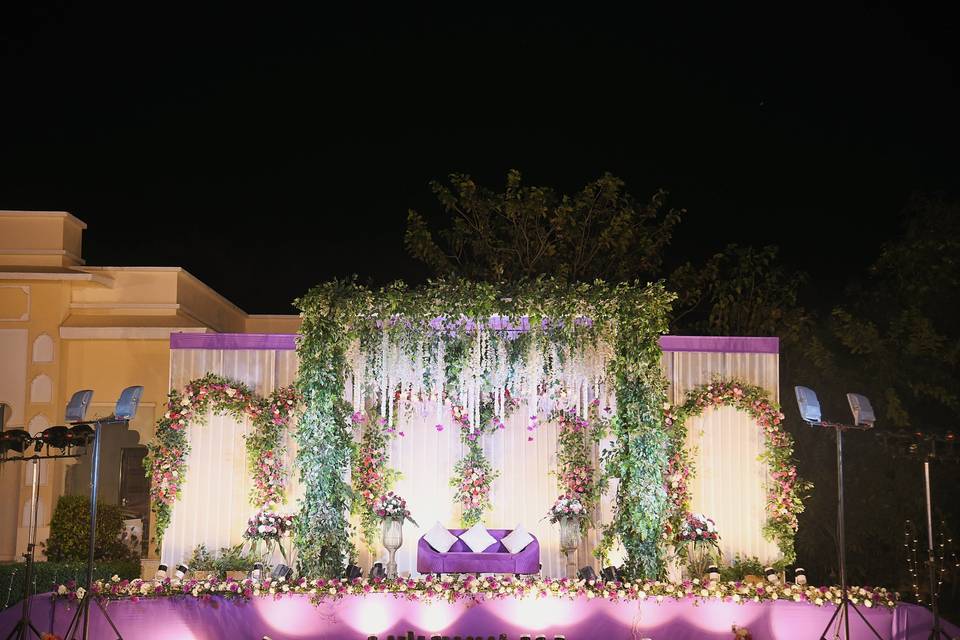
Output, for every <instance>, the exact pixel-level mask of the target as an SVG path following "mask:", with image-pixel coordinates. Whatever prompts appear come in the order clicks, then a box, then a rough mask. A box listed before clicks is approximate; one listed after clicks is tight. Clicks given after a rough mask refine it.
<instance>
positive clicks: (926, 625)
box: [0, 594, 960, 640]
mask: <svg viewBox="0 0 960 640" xmlns="http://www.w3.org/2000/svg"><path fill="white" fill-rule="evenodd" d="M74 607H75V605H68V604H67V603H66V602H65V601H63V600H58V601H54V600H53V599H52V598H51V597H50V596H36V597H35V598H34V603H33V610H32V616H31V617H32V619H33V621H34V624H35V625H36V626H37V627H38V628H39V629H40V630H41V631H45V630H49V629H53V631H54V632H57V633H60V634H62V633H63V632H64V631H65V629H66V626H67V624H68V622H69V620H70V616H71V614H72V613H73V611H74ZM107 610H108V611H109V613H110V616H111V617H112V618H113V621H114V623H115V624H116V625H117V627H118V629H119V630H120V632H121V633H122V634H123V636H124V638H125V639H126V640H154V639H156V640H160V639H164V640H168V639H170V638H176V639H177V640H214V639H219V638H231V639H237V640H241V639H246V638H249V639H251V640H261V639H262V638H263V637H264V636H268V637H270V638H272V639H273V640H280V639H281V638H283V639H290V640H294V639H296V640H306V639H311V640H321V639H323V640H328V639H329V640H332V639H334V638H336V639H351V638H356V639H363V640H365V639H366V638H367V637H369V636H370V635H378V636H379V637H381V638H385V637H386V636H387V635H388V634H405V633H406V632H407V631H408V630H412V631H414V632H415V633H417V634H423V635H426V636H427V637H430V636H431V635H432V634H443V635H449V636H453V635H460V636H464V637H465V636H467V635H473V636H475V637H476V636H478V635H482V636H483V637H487V636H489V635H493V636H497V635H499V634H501V633H506V634H507V635H508V637H510V638H511V639H515V638H518V637H519V636H520V635H521V634H531V635H536V634H541V633H542V634H544V635H546V636H548V637H552V636H553V635H554V634H563V635H565V636H566V637H567V638H568V639H572V640H577V639H580V638H603V639H604V640H616V639H619V638H623V639H625V640H626V639H631V640H633V639H637V638H642V637H649V638H652V639H653V640H668V639H669V640H685V639H690V640H694V639H697V640H703V639H712V638H716V639H720V638H723V639H725V640H729V639H730V638H732V637H733V634H732V633H731V626H732V625H734V624H736V625H739V626H741V627H746V628H747V629H748V630H749V631H750V633H751V634H752V635H753V638H754V639H755V640H765V639H768V638H770V639H773V638H777V639H789V640H803V639H805V638H810V639H811V640H816V638H819V637H820V633H821V631H822V630H823V628H824V626H825V625H826V624H827V621H828V620H829V618H830V616H831V615H832V614H833V612H834V607H832V606H824V607H817V606H813V605H811V604H808V603H799V602H784V601H779V602H764V603H746V604H734V603H725V602H719V601H705V602H700V603H696V604H695V603H694V602H692V601H689V600H687V601H681V602H677V601H673V600H670V599H667V600H664V601H663V602H661V603H657V602H655V601H652V600H647V601H643V602H635V601H634V602H611V601H606V600H601V599H588V598H587V597H580V598H579V599H575V600H572V601H571V600H567V599H559V598H537V599H514V598H505V599H500V600H489V601H484V600H481V601H478V602H472V601H458V602H456V603H452V604H450V603H438V602H433V603H423V602H411V601H408V600H403V599H400V598H397V597H395V596H393V595H389V594H370V595H364V596H346V597H344V598H343V599H341V600H337V601H329V602H323V603H321V604H319V605H314V604H312V603H311V602H310V600H309V597H308V596H301V595H294V596H284V597H283V598H280V599H276V600H275V599H272V598H268V597H264V598H254V599H252V600H250V601H242V600H237V599H225V598H223V597H220V596H212V597H210V598H209V599H197V598H192V597H164V598H152V599H142V600H139V601H136V602H134V601H132V600H117V601H112V602H110V603H109V605H108V606H107ZM861 610H862V611H863V613H864V615H865V616H866V617H867V619H868V620H869V621H870V623H871V624H872V625H873V626H874V628H876V629H877V631H878V632H879V633H880V635H881V636H882V637H883V638H884V639H890V640H925V639H926V638H927V637H928V635H929V633H930V627H931V616H930V613H929V612H928V611H927V610H926V609H923V608H921V607H918V606H916V605H911V604H899V605H897V606H896V607H895V608H894V609H893V610H890V609H886V608H882V609H881V608H873V609H863V608H861ZM19 615H20V608H19V607H11V608H9V609H7V610H6V611H4V612H2V613H0V637H3V636H5V635H6V634H7V633H9V631H10V629H12V628H13V625H14V624H16V621H17V619H18V617H19ZM91 618H92V621H91V631H92V632H93V633H92V635H91V637H92V638H94V639H100V638H103V639H111V640H112V639H113V638H115V636H114V635H112V632H111V630H110V628H109V626H108V625H107V623H106V621H105V620H104V619H103V616H102V615H101V614H100V612H99V610H96V608H94V609H92V610H91ZM945 630H946V631H947V632H948V633H949V634H950V636H951V637H954V636H956V635H958V634H960V628H958V627H955V626H953V625H946V627H945ZM831 637H832V635H831ZM851 637H852V638H857V639H859V638H863V639H866V638H872V637H873V635H872V634H870V632H869V631H868V630H867V628H866V627H865V626H864V625H863V623H862V622H861V621H860V620H859V618H858V616H856V614H853V615H852V619H851Z"/></svg>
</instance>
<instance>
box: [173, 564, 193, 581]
mask: <svg viewBox="0 0 960 640" xmlns="http://www.w3.org/2000/svg"><path fill="white" fill-rule="evenodd" d="M188 571H190V567H188V566H187V565H186V564H185V563H180V564H178V565H177V570H176V571H175V572H174V573H173V577H174V578H176V579H177V580H183V579H184V578H185V577H187V572H188Z"/></svg>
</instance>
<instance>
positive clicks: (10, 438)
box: [0, 429, 33, 453]
mask: <svg viewBox="0 0 960 640" xmlns="http://www.w3.org/2000/svg"><path fill="white" fill-rule="evenodd" d="M31 440H33V436H31V435H30V433H29V432H27V431H24V430H23V429H8V430H6V431H4V432H3V433H0V453H6V452H8V451H15V452H17V453H23V452H24V451H26V450H27V447H28V446H29V444H30V441H31Z"/></svg>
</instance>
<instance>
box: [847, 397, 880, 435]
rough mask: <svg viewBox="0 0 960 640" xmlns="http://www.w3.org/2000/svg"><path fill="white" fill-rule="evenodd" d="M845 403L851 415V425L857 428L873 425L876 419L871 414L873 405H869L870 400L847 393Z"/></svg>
mask: <svg viewBox="0 0 960 640" xmlns="http://www.w3.org/2000/svg"><path fill="white" fill-rule="evenodd" d="M847 402H848V403H849V404H850V412H851V413H852V414H853V424H855V425H857V426H858V427H859V426H861V425H865V426H867V427H872V426H873V423H874V422H876V421H877V417H876V416H875V415H874V413H873V405H871V404H870V400H868V399H867V397H866V396H862V395H860V394H859V393H848V394H847Z"/></svg>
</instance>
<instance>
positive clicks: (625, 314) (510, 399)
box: [296, 279, 674, 577]
mask: <svg viewBox="0 0 960 640" xmlns="http://www.w3.org/2000/svg"><path fill="white" fill-rule="evenodd" d="M673 297H674V296H673V294H671V293H668V292H667V291H666V290H665V289H664V287H663V286H662V285H661V284H647V285H642V284H640V283H636V282H634V283H620V284H607V283H604V282H600V281H597V282H594V283H592V284H568V283H565V282H560V281H556V280H551V279H538V280H534V281H527V282H522V283H519V284H514V285H509V286H495V285H491V284H486V283H477V282H467V281H444V280H440V281H432V282H429V283H428V284H427V285H425V286H423V287H419V288H415V289H411V288H409V287H407V286H406V285H405V284H403V283H400V282H398V283H394V284H392V285H390V286H387V287H384V288H382V289H379V290H372V289H369V288H367V287H363V286H360V285H358V284H356V282H355V281H352V280H347V281H343V280H337V281H333V282H329V283H326V284H322V285H319V286H317V287H315V288H314V289H312V290H311V291H310V292H309V293H308V294H307V295H306V296H304V297H303V298H301V299H299V300H298V301H297V305H298V307H299V308H300V310H301V312H302V317H303V324H302V327H301V338H300V341H299V344H298V352H299V356H300V372H299V378H298V382H297V385H298V390H299V392H300V394H301V395H302V396H303V400H304V405H305V411H304V415H303V416H302V417H301V419H300V423H299V429H298V433H297V439H298V443H299V445H300V446H299V450H298V466H299V468H300V473H301V478H302V481H303V485H304V488H305V495H304V498H303V502H302V505H301V511H300V517H299V518H298V519H297V524H296V543H297V546H298V548H299V552H300V553H299V558H300V563H301V567H300V569H301V572H303V573H305V574H307V575H326V576H333V575H339V574H340V573H341V571H342V569H343V567H344V566H345V564H346V563H347V562H348V561H349V560H350V559H351V558H352V557H353V556H354V554H355V550H354V549H353V546H352V543H351V540H350V527H349V524H348V522H347V513H348V511H349V510H350V507H351V504H353V503H354V500H353V496H352V495H351V490H350V487H349V485H348V483H347V481H346V480H345V477H346V473H347V470H348V469H349V468H350V463H351V459H352V458H353V455H354V445H353V441H352V438H351V416H356V415H358V413H362V412H364V411H365V410H366V409H367V408H368V407H370V406H376V407H379V413H380V418H379V421H381V422H382V425H383V426H384V427H385V428H386V429H390V428H392V427H393V426H395V425H396V421H397V419H398V418H399V416H400V415H401V413H402V412H405V411H419V412H421V413H422V412H424V411H426V410H433V411H436V413H437V417H438V423H439V422H440V418H441V417H442V415H441V414H442V412H443V411H444V410H445V409H444V408H445V407H448V409H447V410H450V409H449V407H452V411H453V416H454V420H455V422H456V423H457V425H458V426H459V427H460V429H461V437H462V438H463V440H464V443H465V444H466V445H467V449H468V455H467V456H466V457H465V458H464V459H463V460H462V461H461V464H459V465H457V470H458V473H460V474H461V475H463V474H467V473H469V474H471V477H473V474H475V473H476V474H480V475H483V476H484V481H483V482H485V483H486V486H487V487H489V482H491V481H492V477H490V475H491V474H489V473H487V472H488V471H489V464H488V463H486V461H485V459H483V456H482V450H481V448H480V446H479V440H480V438H482V437H483V436H484V434H485V433H489V432H491V431H495V430H496V429H497V428H500V426H501V425H502V424H503V421H504V419H505V417H506V416H507V415H508V413H509V412H510V411H511V410H513V409H516V408H518V407H520V406H521V404H525V410H526V411H527V413H528V414H529V420H530V424H529V428H530V429H531V430H534V429H535V427H536V422H537V419H538V416H539V415H540V413H541V412H542V411H544V410H546V409H548V408H553V407H560V408H561V409H568V410H569V411H571V412H574V413H575V414H577V415H580V416H581V417H586V416H587V413H588V407H589V406H590V405H591V403H592V402H593V401H594V400H596V399H598V398H600V397H609V398H611V399H614V398H615V404H616V407H615V409H613V411H612V415H611V416H610V418H609V425H610V428H611V430H612V431H613V433H614V435H615V436H616V441H615V445H614V448H613V449H611V450H609V451H607V452H605V454H604V460H603V462H604V470H605V473H606V474H607V475H608V476H612V477H616V478H618V479H619V482H618V485H617V497H616V501H615V507H614V509H615V513H614V518H613V522H612V523H611V524H610V525H609V527H608V528H607V530H606V531H605V532H604V540H605V546H604V548H606V549H609V547H610V546H611V545H612V544H613V541H614V540H619V541H620V542H621V543H622V544H623V546H624V548H625V550H626V552H627V561H626V565H625V567H624V568H625V570H626V571H627V572H628V573H631V574H634V575H643V576H648V577H656V576H658V575H659V574H660V572H661V568H662V558H661V557H660V548H659V544H658V543H659V540H660V537H661V534H662V530H663V525H664V523H665V517H666V513H667V495H666V488H665V485H664V477H665V472H666V470H667V464H668V460H669V439H668V436H667V434H666V433H665V431H664V423H663V401H664V391H665V385H666V383H665V380H664V378H663V375H662V373H661V370H660V353H661V352H660V348H659V346H658V343H657V341H658V338H659V336H660V335H662V334H663V333H665V332H666V329H667V314H668V312H669V309H670V303H671V301H672V300H673ZM348 379H349V381H350V383H351V384H350V386H349V389H350V397H349V398H347V397H346V395H345V394H346V391H347V389H348V387H347V381H348ZM378 445H379V443H378ZM462 480H463V477H459V478H453V479H452V480H451V482H452V484H454V486H455V487H458V492H457V493H458V500H459V501H460V502H461V503H462V504H461V506H462V507H463V514H464V518H463V519H464V522H470V521H471V520H474V519H479V517H480V516H481V515H482V513H483V511H484V509H485V508H487V506H488V502H489V500H488V498H487V496H486V494H481V495H468V494H464V493H463V492H462V491H461V490H460V488H459V487H462V486H463V482H462Z"/></svg>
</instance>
